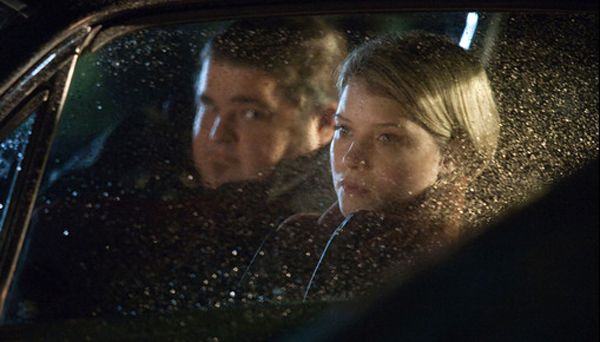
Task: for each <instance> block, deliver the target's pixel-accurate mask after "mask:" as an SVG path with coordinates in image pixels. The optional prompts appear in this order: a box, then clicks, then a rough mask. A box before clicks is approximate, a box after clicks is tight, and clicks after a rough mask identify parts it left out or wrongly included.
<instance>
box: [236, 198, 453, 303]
mask: <svg viewBox="0 0 600 342" xmlns="http://www.w3.org/2000/svg"><path fill="white" fill-rule="evenodd" d="M432 218H433V217H432V216H429V217H423V213H422V212H420V211H419V210H416V209H415V208H413V207H409V208H407V209H406V210H405V211H404V212H403V213H398V214H397V215H384V214H378V213H375V212H372V211H359V212H356V213H353V214H350V215H348V216H347V217H343V216H342V215H341V213H340V211H339V209H338V205H337V203H336V204H334V205H333V206H331V208H330V209H329V210H327V211H326V212H325V213H324V214H323V215H318V214H298V215H294V216H292V217H290V218H289V219H287V220H286V221H284V222H283V223H282V225H281V226H280V227H279V228H278V229H277V231H276V232H274V233H273V234H271V236H269V237H268V238H267V239H266V240H265V242H264V243H263V245H262V246H261V248H260V250H259V251H258V252H257V253H256V257H255V260H253V262H252V264H251V265H250V266H249V268H248V270H247V272H246V274H245V276H244V279H243V280H242V282H241V283H240V291H241V292H242V293H244V295H245V296H248V297H252V298H257V299H258V300H259V301H297V300H303V299H308V300H340V299H348V298H353V297H356V296H361V295H364V294H366V293H368V292H369V291H370V290H373V289H375V288H377V287H378V286H380V285H381V284H382V283H385V282H386V280H388V279H389V278H398V277H406V276H408V275H410V273H411V272H412V271H413V270H414V268H415V267H416V266H418V265H420V264H421V263H423V262H425V261H426V260H427V259H429V258H433V257H435V256H437V255H438V253H441V252H442V251H443V250H444V247H445V246H446V245H447V244H448V243H449V242H450V240H451V237H450V236H448V235H447V231H448V227H447V224H448V222H444V221H440V220H437V219H432Z"/></svg>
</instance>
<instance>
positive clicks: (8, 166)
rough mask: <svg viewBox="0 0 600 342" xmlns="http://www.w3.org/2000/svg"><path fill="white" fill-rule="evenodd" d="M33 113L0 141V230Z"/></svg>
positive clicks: (33, 116)
mask: <svg viewBox="0 0 600 342" xmlns="http://www.w3.org/2000/svg"><path fill="white" fill-rule="evenodd" d="M34 121H35V115H31V116H30V117H29V118H28V119H27V120H25V122H23V123H22V124H21V125H20V126H19V127H18V128H17V129H15V130H14V131H13V132H12V133H11V134H10V135H8V136H7V137H6V138H5V139H4V140H3V141H2V142H0V231H2V227H3V226H4V220H5V219H6V214H7V212H8V206H9V205H10V202H11V199H12V194H13V190H14V186H15V182H16V180H17V176H18V175H19V173H20V171H21V162H22V161H23V158H24V157H25V148H26V147H27V143H28V142H29V136H30V135H31V129H32V127H33V123H34Z"/></svg>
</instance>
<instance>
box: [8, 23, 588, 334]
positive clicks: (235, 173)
mask: <svg viewBox="0 0 600 342" xmlns="http://www.w3.org/2000/svg"><path fill="white" fill-rule="evenodd" d="M596 28H597V15H591V14H583V15H576V14H572V15H564V14H563V15H554V14H543V13H538V14H527V15H525V14H509V13H479V12H471V13H467V12H464V13H458V12H456V13H435V14H419V13H414V14H401V15H400V14H399V15H360V16H328V17H302V18H270V19H260V20H244V21H228V22H217V23H200V24H185V25H177V26H168V27H156V28H146V29H143V30H138V31H135V32H133V33H128V34H126V35H124V36H120V37H118V38H116V39H114V40H113V41H110V42H109V43H107V44H105V45H102V46H97V50H94V51H92V52H86V53H84V54H83V55H82V56H81V58H80V60H79V61H78V64H77V66H76V69H75V72H74V76H73V81H72V85H71V87H70V91H69V94H68V98H67V102H66V105H65V108H64V111H63V113H62V116H61V119H60V123H59V127H58V131H57V133H56V136H55V138H54V141H53V144H52V149H51V152H50V155H49V159H48V162H47V167H46V170H45V172H44V176H43V177H44V178H43V183H42V186H41V189H40V191H39V195H38V198H37V201H36V204H35V207H34V211H33V214H32V218H31V224H30V227H29V228H30V229H29V232H28V236H27V240H26V244H25V246H24V249H23V253H22V255H21V258H20V262H19V266H18V269H17V273H16V280H15V282H14V284H13V286H12V287H11V290H10V294H9V297H8V301H7V306H6V315H5V320H6V322H8V323H10V324H21V323H26V322H43V321H56V320H59V321H60V320H64V319H92V320H94V319H124V318H134V317H135V318H138V317H144V318H148V317H150V318H155V317H177V319H178V322H179V323H181V324H182V325H181V327H185V326H187V325H189V324H190V322H191V321H190V319H192V318H193V317H200V316H198V315H205V316H202V317H216V316H211V315H217V316H218V315H223V313H224V312H228V313H231V312H233V314H232V315H234V316H235V315H236V312H237V313H240V314H239V316H238V318H237V319H239V320H244V319H246V318H244V317H246V316H244V315H243V314H242V313H243V312H246V311H243V310H246V309H242V308H247V307H251V308H252V310H258V311H261V310H264V311H261V312H262V313H263V315H262V316H260V317H263V318H264V319H265V322H267V321H268V319H267V318H269V317H271V316H269V315H274V316H277V317H279V318H278V320H277V319H273V320H271V321H270V322H271V323H268V324H271V325H273V326H275V325H277V324H280V323H281V322H282V320H285V318H283V317H289V319H291V320H296V321H297V322H302V321H303V320H305V319H307V318H308V317H311V316H314V315H315V312H320V311H322V310H323V308H325V307H326V305H325V304H327V303H331V302H338V301H346V300H351V299H354V298H357V297H361V296H364V295H369V294H370V293H371V291H374V290H375V289H377V288H379V287H380V286H384V284H385V282H386V281H389V280H391V279H398V278H400V279H407V278H408V277H410V275H411V272H413V271H414V270H415V269H416V268H418V267H419V265H422V264H423V263H425V262H429V261H431V260H434V259H436V258H440V257H443V255H444V252H445V251H446V250H447V249H448V248H451V247H452V246H453V245H454V244H455V243H456V242H458V241H459V240H461V239H463V238H468V237H470V236H474V235H477V234H479V233H482V232H484V231H485V227H486V226H487V225H488V224H489V223H491V222H494V221H495V220H497V219H499V218H500V217H502V215H504V214H505V213H507V212H510V210H511V209H513V208H515V207H518V206H522V205H525V204H526V203H527V202H528V201H529V200H530V199H531V198H535V196H536V195H537V194H539V193H542V192H543V191H545V190H546V189H548V188H550V187H551V186H552V185H553V184H555V183H556V182H557V181H559V180H560V179H562V178H564V177H565V176H567V175H569V174H571V173H573V172H575V171H576V170H578V169H580V168H581V167H583V166H584V165H586V164H587V163H588V162H590V161H591V160H593V159H594V158H596V156H597V153H598V40H597V33H596ZM92 46H94V44H92ZM2 146H3V147H4V143H3V145H2ZM3 153H4V152H3ZM2 170H3V169H0V172H2ZM7 170H12V169H10V168H9V169H7ZM1 175H2V173H0V176H1ZM302 303H304V304H302ZM227 310H230V311H227ZM231 310H233V311H231ZM235 310H239V311H235ZM194 315H196V316H194ZM190 317H192V318H190ZM219 317H222V316H219ZM257 317H258V316H257ZM265 317H266V318H265ZM257 319H258V318H257ZM277 322H279V323H277ZM179 323H178V324H179ZM196 324H199V323H198V321H196ZM265 324H266V323H265ZM281 324H282V323H281ZM273 329H275V328H273ZM227 333H231V332H227Z"/></svg>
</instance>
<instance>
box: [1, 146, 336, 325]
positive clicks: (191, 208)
mask: <svg viewBox="0 0 600 342" xmlns="http://www.w3.org/2000/svg"><path fill="white" fill-rule="evenodd" d="M327 157H328V154H327V149H326V148H324V149H321V150H320V151H318V152H317V153H314V154H312V155H307V156H304V157H301V158H299V159H297V160H294V161H285V162H282V163H281V164H280V165H279V166H278V167H277V168H276V169H275V170H274V172H273V174H272V176H271V177H270V178H269V179H267V180H266V181H264V182H252V183H250V182H248V183H238V184H228V185H225V186H222V187H220V188H219V189H217V190H210V189H206V188H204V187H202V186H201V185H200V184H199V182H197V181H194V180H193V178H194V177H188V176H186V174H185V173H181V172H182V171H179V172H178V173H175V172H172V171H171V172H170V173H167V172H163V173H159V171H156V170H153V169H151V168H150V169H147V170H139V171H136V170H134V169H123V168H121V169H119V170H112V169H108V168H106V167H105V168H101V167H99V168H97V172H91V171H90V170H85V172H80V173H78V174H74V175H70V176H68V177H64V178H62V179H61V180H59V181H57V182H56V183H55V184H54V185H53V186H52V187H51V188H49V189H48V191H46V193H45V194H44V195H43V199H42V200H41V201H40V202H39V203H38V205H37V206H36V209H35V213H34V217H33V220H32V225H31V228H32V229H31V233H32V234H31V237H30V239H29V240H28V242H27V246H26V253H27V254H26V258H25V262H24V263H23V266H22V267H21V270H20V277H19V279H18V286H17V288H18V290H16V292H13V293H14V294H15V295H14V296H13V298H14V301H13V302H12V305H11V309H10V310H11V311H12V312H15V313H14V314H13V317H14V316H20V317H22V319H25V320H26V319H31V318H35V317H39V316H44V317H52V318H58V317H83V316H91V315H94V316H98V315H100V316H105V315H114V314H126V315H139V314H142V313H144V312H171V311H177V310H181V309H194V308H206V307H218V306H224V305H228V304H230V303H232V302H237V301H240V300H244V298H243V297H240V296H236V295H235V293H232V291H233V290H235V286H236V285H237V283H238V281H239V278H240V276H241V274H242V273H243V270H244V269H245V267H246V266H247V265H248V263H249V262H250V260H251V257H252V256H253V255H254V252H255V251H256V249H257V248H258V246H259V245H260V243H261V241H263V239H264V237H265V236H266V235H267V234H268V233H269V232H270V231H272V230H274V229H276V227H277V226H278V225H279V224H280V223H281V222H282V221H283V220H284V219H285V218H287V217H289V216H290V215H293V214H294V213H296V212H298V211H307V210H318V211H321V210H323V209H322V208H325V206H324V205H323V204H319V203H331V201H332V200H333V199H334V198H335V194H334V192H333V189H332V187H331V178H330V174H329V168H328V167H327V165H328V163H327V160H328V159H327ZM104 165H107V164H104ZM105 169H106V171H104V170H105ZM101 172H102V174H100V173H101ZM188 174H189V175H191V173H188ZM138 175H140V176H138ZM182 175H183V176H182ZM169 176H170V177H169ZM140 177H141V179H140ZM100 180H102V181H100ZM108 182H111V184H112V186H111V187H110V188H107V189H104V188H103V187H101V186H99V185H97V184H102V185H104V184H106V183H108ZM75 189H76V190H77V196H73V195H72V193H74V190H75ZM81 189H86V191H82V190H81ZM23 306H26V307H28V308H31V309H30V310H28V311H26V312H22V310H21V309H20V307H23ZM17 311H18V312H22V313H16V312H17Z"/></svg>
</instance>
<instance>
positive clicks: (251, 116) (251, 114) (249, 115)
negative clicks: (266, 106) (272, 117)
mask: <svg viewBox="0 0 600 342" xmlns="http://www.w3.org/2000/svg"><path fill="white" fill-rule="evenodd" d="M242 117H243V118H244V119H246V120H260V119H262V118H263V117H264V115H262V113H261V112H259V111H257V110H254V109H247V110H244V111H242Z"/></svg>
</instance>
